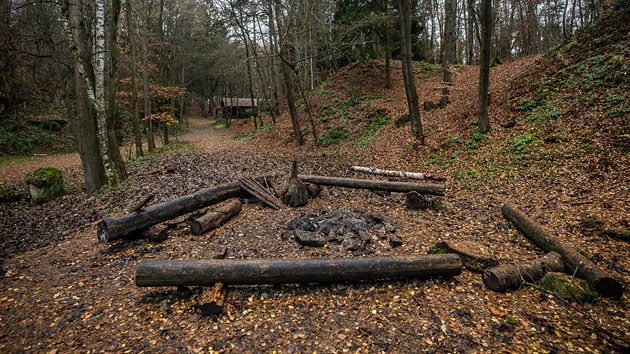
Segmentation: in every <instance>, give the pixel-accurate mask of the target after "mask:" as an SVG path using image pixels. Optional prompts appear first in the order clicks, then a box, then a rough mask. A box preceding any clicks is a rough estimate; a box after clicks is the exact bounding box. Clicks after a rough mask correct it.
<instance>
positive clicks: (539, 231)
mask: <svg viewBox="0 0 630 354" xmlns="http://www.w3.org/2000/svg"><path fill="white" fill-rule="evenodd" d="M501 212H502V213H503V216H505V217H506V218H507V219H508V220H510V221H511V222H512V223H513V224H514V225H515V226H516V227H517V228H518V229H519V230H521V231H522V232H523V234H525V236H527V238H529V239H530V240H531V241H532V242H534V243H535V244H536V245H537V246H538V247H540V248H542V249H543V250H544V251H546V252H557V253H558V254H560V255H561V256H562V259H563V260H564V264H565V265H566V267H567V268H568V270H569V273H571V274H573V273H575V275H576V276H577V277H579V278H581V279H584V280H586V281H587V282H589V283H590V284H591V285H592V286H593V287H594V288H595V290H597V292H598V293H599V294H600V295H602V296H604V297H611V298H614V299H620V298H621V296H622V295H623V287H622V286H621V283H619V281H617V280H616V279H614V278H613V277H611V276H609V275H608V274H606V273H605V272H604V271H603V270H602V269H600V268H599V267H598V266H597V265H595V264H594V263H593V262H591V261H590V260H589V259H588V258H586V257H584V256H583V255H581V254H580V253H578V252H577V250H576V249H575V248H573V247H571V246H569V245H567V244H564V243H562V242H561V241H560V240H558V239H557V238H556V237H555V236H553V235H552V234H551V233H550V232H548V231H547V230H545V229H544V228H543V227H542V226H541V225H539V224H537V223H536V222H535V221H534V220H532V219H530V218H529V217H528V216H527V215H525V213H523V212H522V211H520V210H518V209H517V208H516V207H514V206H511V205H509V204H504V205H503V207H501Z"/></svg>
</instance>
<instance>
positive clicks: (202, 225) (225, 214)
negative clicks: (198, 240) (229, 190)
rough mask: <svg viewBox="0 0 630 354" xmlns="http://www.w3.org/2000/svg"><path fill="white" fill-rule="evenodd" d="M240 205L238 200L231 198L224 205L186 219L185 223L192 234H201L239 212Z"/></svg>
mask: <svg viewBox="0 0 630 354" xmlns="http://www.w3.org/2000/svg"><path fill="white" fill-rule="evenodd" d="M242 206H243V205H242V203H241V201H240V200H238V199H231V200H229V201H228V202H227V203H225V204H224V205H221V206H219V207H217V208H213V209H212V210H210V211H208V212H207V213H205V214H204V215H202V216H201V217H199V218H197V219H194V220H188V221H187V223H188V225H189V226H190V231H191V232H192V234H193V235H201V234H204V233H206V232H208V231H210V230H212V229H216V228H217V227H219V226H221V225H223V224H224V223H225V222H226V221H228V220H230V219H231V218H233V217H234V216H235V215H236V214H238V213H240V212H241V208H242Z"/></svg>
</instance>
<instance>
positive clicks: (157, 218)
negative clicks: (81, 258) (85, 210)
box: [97, 182, 243, 242]
mask: <svg viewBox="0 0 630 354" xmlns="http://www.w3.org/2000/svg"><path fill="white" fill-rule="evenodd" d="M242 193H243V190H242V189H241V185H240V184H239V183H238V182H233V183H227V184H221V185H218V186H215V187H210V188H204V189H201V190H199V191H197V192H195V193H193V194H189V195H185V196H183V197H179V198H177V199H174V200H171V201H167V202H164V203H159V204H155V205H151V206H149V207H146V208H143V209H140V210H138V211H135V212H132V213H128V214H125V215H122V216H118V217H114V218H104V219H103V220H102V221H101V222H100V223H99V224H98V230H97V236H98V239H99V241H101V242H107V241H111V240H115V239H119V238H122V237H125V236H129V235H133V234H134V233H136V232H138V231H141V230H143V229H146V228H147V227H150V226H153V225H155V224H159V223H161V222H164V221H167V220H170V219H173V218H175V217H177V216H180V215H184V214H187V213H190V212H192V211H195V210H197V209H200V208H204V207H207V206H210V205H213V204H216V203H219V202H222V201H224V200H227V199H230V198H234V197H238V196H240V195H241V194H242Z"/></svg>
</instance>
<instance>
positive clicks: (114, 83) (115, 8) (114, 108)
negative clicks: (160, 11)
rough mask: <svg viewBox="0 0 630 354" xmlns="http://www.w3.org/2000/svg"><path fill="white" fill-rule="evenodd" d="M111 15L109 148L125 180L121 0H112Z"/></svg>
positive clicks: (109, 37) (108, 35)
mask: <svg viewBox="0 0 630 354" xmlns="http://www.w3.org/2000/svg"><path fill="white" fill-rule="evenodd" d="M111 4H112V7H111V14H110V20H109V26H108V28H107V45H108V51H107V54H108V62H109V74H108V85H107V110H106V111H107V119H106V122H105V123H106V127H107V147H108V149H109V151H108V155H109V157H110V158H111V161H112V163H113V164H114V167H115V172H116V174H117V175H114V177H118V178H121V179H124V178H126V177H127V169H126V168H125V163H124V162H123V159H122V156H121V154H120V148H119V147H118V140H117V139H116V129H115V126H116V117H117V115H118V101H117V99H116V92H117V91H118V44H117V38H118V20H119V17H120V0H112V3H111Z"/></svg>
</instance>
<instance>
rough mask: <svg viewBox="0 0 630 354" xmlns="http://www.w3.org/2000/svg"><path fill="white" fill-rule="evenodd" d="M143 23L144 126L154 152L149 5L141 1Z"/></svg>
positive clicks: (145, 0) (151, 149) (150, 147)
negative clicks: (150, 81) (150, 83)
mask: <svg viewBox="0 0 630 354" xmlns="http://www.w3.org/2000/svg"><path fill="white" fill-rule="evenodd" d="M142 7H143V10H144V11H143V12H144V13H143V15H144V19H143V21H142V22H143V23H142V82H143V86H144V88H143V90H144V92H143V93H144V120H145V121H144V122H145V124H146V132H147V142H148V145H149V152H151V151H153V150H155V139H154V137H153V122H152V119H151V86H150V85H149V43H148V42H149V4H148V1H147V0H143V6H142Z"/></svg>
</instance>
